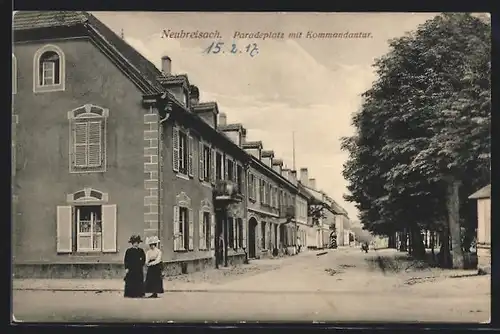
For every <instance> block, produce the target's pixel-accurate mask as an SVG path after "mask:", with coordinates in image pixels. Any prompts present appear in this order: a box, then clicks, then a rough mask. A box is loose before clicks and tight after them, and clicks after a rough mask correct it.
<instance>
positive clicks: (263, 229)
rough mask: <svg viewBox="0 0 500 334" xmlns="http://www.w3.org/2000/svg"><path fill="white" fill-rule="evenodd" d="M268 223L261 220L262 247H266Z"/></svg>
mask: <svg viewBox="0 0 500 334" xmlns="http://www.w3.org/2000/svg"><path fill="white" fill-rule="evenodd" d="M266 233H267V231H266V223H265V222H261V223H260V235H261V240H262V241H261V247H262V249H266Z"/></svg>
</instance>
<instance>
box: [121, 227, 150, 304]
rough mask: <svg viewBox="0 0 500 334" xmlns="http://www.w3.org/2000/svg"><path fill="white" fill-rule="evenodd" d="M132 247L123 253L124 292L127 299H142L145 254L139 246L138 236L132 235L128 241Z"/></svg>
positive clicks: (139, 238) (139, 239)
mask: <svg viewBox="0 0 500 334" xmlns="http://www.w3.org/2000/svg"><path fill="white" fill-rule="evenodd" d="M128 242H129V243H130V244H132V247H130V248H129V249H127V251H126V252H125V259H124V264H125V278H124V281H125V291H124V296H125V297H127V298H142V297H144V272H143V268H144V263H145V261H146V254H145V253H144V250H143V249H142V248H139V244H140V243H141V242H142V240H141V237H140V236H139V235H132V236H131V237H130V239H129V241H128Z"/></svg>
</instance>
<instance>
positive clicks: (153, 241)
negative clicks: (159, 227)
mask: <svg viewBox="0 0 500 334" xmlns="http://www.w3.org/2000/svg"><path fill="white" fill-rule="evenodd" d="M146 243H147V244H148V245H152V244H158V243H160V239H158V237H157V236H154V237H148V238H146Z"/></svg>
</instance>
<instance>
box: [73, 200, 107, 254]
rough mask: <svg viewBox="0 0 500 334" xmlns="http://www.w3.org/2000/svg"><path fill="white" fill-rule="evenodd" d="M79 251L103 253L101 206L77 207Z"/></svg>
mask: <svg viewBox="0 0 500 334" xmlns="http://www.w3.org/2000/svg"><path fill="white" fill-rule="evenodd" d="M75 211H76V215H75V219H76V228H77V251H85V252H92V251H102V215H101V207H100V206H79V207H75Z"/></svg>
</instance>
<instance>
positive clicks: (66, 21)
mask: <svg viewBox="0 0 500 334" xmlns="http://www.w3.org/2000/svg"><path fill="white" fill-rule="evenodd" d="M12 25H13V31H14V33H15V32H16V31H17V32H21V31H22V32H26V31H30V30H37V29H46V28H55V27H72V26H83V27H85V28H87V30H88V31H87V33H88V34H89V36H90V37H92V38H95V39H98V40H99V41H100V42H102V43H104V45H105V47H106V48H107V49H109V51H110V52H111V53H113V55H114V56H116V57H118V58H120V60H121V61H122V62H124V63H125V65H128V66H125V67H126V70H130V69H133V70H134V71H135V72H136V73H135V74H136V75H139V77H140V79H142V81H144V82H145V83H146V85H147V86H148V87H142V88H143V89H142V90H143V91H144V93H145V94H154V93H158V92H162V91H163V90H164V89H163V87H162V85H161V83H160V82H159V81H158V80H157V79H158V77H161V76H162V73H161V71H160V70H159V69H158V68H156V66H155V65H154V64H153V63H151V62H150V61H149V60H148V59H147V58H146V57H144V56H143V55H141V54H140V53H139V52H138V51H137V50H135V49H134V48H133V47H132V46H130V45H129V44H128V43H127V42H126V41H125V40H123V39H122V38H121V37H119V36H118V35H117V34H115V33H114V32H113V31H112V30H111V29H110V28H108V27H107V26H106V25H105V24H104V23H102V22H101V21H100V20H98V19H97V18H96V17H95V16H93V15H92V14H90V13H88V12H83V11H19V12H17V13H16V14H15V15H14V19H13V24H12Z"/></svg>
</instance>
